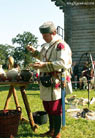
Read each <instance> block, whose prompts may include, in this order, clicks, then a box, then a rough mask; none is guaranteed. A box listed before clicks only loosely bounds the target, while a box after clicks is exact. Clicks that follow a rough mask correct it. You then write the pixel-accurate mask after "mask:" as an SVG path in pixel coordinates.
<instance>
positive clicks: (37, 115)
mask: <svg viewBox="0 0 95 138" xmlns="http://www.w3.org/2000/svg"><path fill="white" fill-rule="evenodd" d="M33 119H34V122H35V123H36V124H39V125H42V124H46V123H47V119H48V116H47V113H46V112H45V111H36V112H33Z"/></svg>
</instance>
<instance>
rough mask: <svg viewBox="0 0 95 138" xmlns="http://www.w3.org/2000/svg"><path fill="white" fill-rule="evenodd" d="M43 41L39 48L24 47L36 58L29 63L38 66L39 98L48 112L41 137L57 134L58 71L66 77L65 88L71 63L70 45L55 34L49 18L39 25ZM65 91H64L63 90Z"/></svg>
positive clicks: (59, 108)
mask: <svg viewBox="0 0 95 138" xmlns="http://www.w3.org/2000/svg"><path fill="white" fill-rule="evenodd" d="M39 30H40V33H41V34H42V37H43V39H44V40H45V42H46V43H44V44H43V45H42V46H41V47H42V49H41V51H37V50H36V49H35V48H34V47H33V46H31V45H28V46H27V49H28V50H29V51H30V52H31V53H32V56H33V57H35V58H37V59H39V62H36V63H33V64H32V63H31V64H30V66H32V67H33V68H34V69H39V70H40V97H41V99H42V101H43V106H44V109H45V111H46V112H47V114H48V116H49V131H47V132H45V133H43V134H40V136H41V137H45V136H51V137H52V138H61V134H60V129H61V114H62V99H61V71H62V69H63V72H62V73H64V76H65V79H66V86H67V87H66V90H69V89H68V84H69V83H71V80H70V79H71V76H70V72H69V69H70V68H71V64H72V58H71V56H72V54H71V49H70V47H69V46H68V44H67V43H66V42H64V41H63V40H62V38H61V37H60V36H59V35H57V33H56V27H55V25H54V24H53V22H51V21H49V22H45V23H43V24H42V25H41V26H40V27H39ZM66 92H68V91H66Z"/></svg>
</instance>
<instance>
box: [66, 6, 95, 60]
mask: <svg viewBox="0 0 95 138" xmlns="http://www.w3.org/2000/svg"><path fill="white" fill-rule="evenodd" d="M64 21H65V25H64V26H65V40H66V41H67V42H68V43H69V45H70V47H71V49H72V53H73V61H77V62H78V61H79V59H80V57H81V55H82V54H83V53H86V52H88V53H92V55H93V58H94V60H95V8H90V9H89V8H87V7H86V8H84V7H75V6H74V7H71V8H69V9H68V8H67V10H65V20H64Z"/></svg>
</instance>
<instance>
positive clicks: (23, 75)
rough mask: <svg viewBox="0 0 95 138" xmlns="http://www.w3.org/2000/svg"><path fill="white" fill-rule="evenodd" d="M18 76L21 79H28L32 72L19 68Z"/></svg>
mask: <svg viewBox="0 0 95 138" xmlns="http://www.w3.org/2000/svg"><path fill="white" fill-rule="evenodd" d="M20 76H21V80H23V81H30V80H31V77H32V72H31V71H30V70H21V73H20Z"/></svg>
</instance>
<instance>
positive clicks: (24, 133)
mask: <svg viewBox="0 0 95 138" xmlns="http://www.w3.org/2000/svg"><path fill="white" fill-rule="evenodd" d="M20 137H21V138H26V137H38V138H39V137H40V134H36V133H34V132H33V131H32V129H31V126H30V124H25V123H23V124H20V125H19V130H18V135H17V136H16V137H15V138H20Z"/></svg>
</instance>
